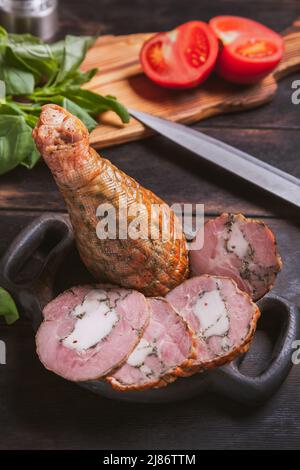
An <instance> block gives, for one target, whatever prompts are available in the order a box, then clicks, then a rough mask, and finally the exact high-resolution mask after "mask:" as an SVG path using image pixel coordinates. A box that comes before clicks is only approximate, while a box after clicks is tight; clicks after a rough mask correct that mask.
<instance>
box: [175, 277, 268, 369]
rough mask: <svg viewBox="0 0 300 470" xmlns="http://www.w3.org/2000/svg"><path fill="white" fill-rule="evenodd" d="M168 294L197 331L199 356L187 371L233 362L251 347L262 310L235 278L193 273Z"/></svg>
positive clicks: (197, 353) (197, 355)
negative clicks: (260, 310) (195, 274)
mask: <svg viewBox="0 0 300 470" xmlns="http://www.w3.org/2000/svg"><path fill="white" fill-rule="evenodd" d="M166 298H167V300H168V301H169V302H170V303H171V304H172V305H173V307H174V308H175V309H176V310H177V312H179V313H180V315H182V316H183V318H184V319H185V320H186V321H187V322H188V323H189V324H190V326H191V328H192V329H193V330H194V331H195V333H196V335H197V347H196V359H195V360H194V361H193V364H192V366H190V367H186V368H185V369H186V374H187V375H189V374H191V373H194V372H197V371H199V370H203V369H207V368H211V367H216V366H219V365H222V364H225V363H227V362H230V361H231V360H232V359H233V358H234V357H235V356H237V355H238V354H241V353H244V352H246V351H247V350H248V348H249V345H250V342H251V339H252V337H253V334H254V332H255V329H256V323H257V320H258V318H259V316H260V312H259V309H258V307H257V306H256V305H255V303H253V302H252V300H251V299H250V297H249V295H248V294H246V293H245V292H242V291H241V290H240V289H239V288H238V287H237V285H236V283H235V282H234V281H233V280H232V279H229V278H225V277H217V276H210V275H203V276H198V277H193V278H191V279H188V280H187V281H185V282H183V283H182V284H181V285H180V286H178V287H176V288H175V289H173V290H172V291H171V292H169V293H168V295H167V296H166Z"/></svg>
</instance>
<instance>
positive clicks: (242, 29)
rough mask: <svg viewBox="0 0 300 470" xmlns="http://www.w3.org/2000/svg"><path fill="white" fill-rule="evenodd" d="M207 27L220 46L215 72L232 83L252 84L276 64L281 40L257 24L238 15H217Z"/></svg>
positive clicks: (281, 43)
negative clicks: (210, 29) (221, 46)
mask: <svg viewBox="0 0 300 470" xmlns="http://www.w3.org/2000/svg"><path fill="white" fill-rule="evenodd" d="M210 25H211V27H212V29H213V31H214V32H215V34H216V35H217V36H218V38H219V39H220V40H221V41H222V43H223V48H222V50H221V52H220V55H219V58H218V62H217V67H216V71H217V73H218V74H219V75H220V76H221V77H223V78H225V79H226V80H228V81H231V82H234V83H256V82H257V81H259V80H261V79H262V78H264V77H265V76H266V75H268V74H269V73H270V72H272V70H274V69H275V67H276V66H277V65H278V63H279V62H280V60H281V58H282V55H283V50H284V43H283V39H282V37H281V36H280V35H279V34H277V33H275V31H272V30H271V29H269V28H267V27H266V26H264V25H262V24H260V23H257V22H256V21H253V20H249V19H247V18H241V17H239V16H217V17H215V18H213V19H212V20H210Z"/></svg>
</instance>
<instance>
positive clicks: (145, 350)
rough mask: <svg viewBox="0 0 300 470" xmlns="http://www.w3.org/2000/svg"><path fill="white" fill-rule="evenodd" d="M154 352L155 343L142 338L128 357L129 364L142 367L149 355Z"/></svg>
mask: <svg viewBox="0 0 300 470" xmlns="http://www.w3.org/2000/svg"><path fill="white" fill-rule="evenodd" d="M153 352H154V345H153V344H151V343H149V342H148V341H147V340H146V339H145V338H142V339H141V341H140V342H139V344H138V345H137V347H136V348H135V349H134V351H133V352H132V353H131V354H130V356H129V357H128V359H127V364H129V365H130V366H132V367H140V366H142V365H143V364H144V362H145V359H146V357H147V356H149V355H150V354H152V353H153Z"/></svg>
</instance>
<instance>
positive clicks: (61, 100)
mask: <svg viewBox="0 0 300 470" xmlns="http://www.w3.org/2000/svg"><path fill="white" fill-rule="evenodd" d="M51 101H52V102H53V103H55V104H58V105H60V106H62V107H63V108H65V109H66V110H67V111H69V112H70V113H72V114H74V116H77V117H78V118H79V119H81V121H82V122H83V123H84V125H85V126H86V127H87V129H88V130H89V132H91V131H92V130H93V129H95V127H96V126H97V125H98V123H97V121H95V119H93V118H92V117H91V116H90V115H89V114H88V113H87V112H86V111H85V110H84V109H83V108H81V107H80V106H78V105H77V104H76V103H74V102H73V101H71V100H69V99H68V98H65V97H64V96H54V97H53V98H52V100H51Z"/></svg>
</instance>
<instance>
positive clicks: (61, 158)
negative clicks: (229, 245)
mask: <svg viewBox="0 0 300 470" xmlns="http://www.w3.org/2000/svg"><path fill="white" fill-rule="evenodd" d="M33 138H34V140H35V142H36V145H37V148H38V149H39V151H40V152H41V154H42V156H43V158H44V160H45V162H46V164H47V165H48V166H49V168H50V170H51V172H52V173H53V176H54V178H55V181H56V183H57V185H58V188H59V190H60V191H61V193H62V195H63V197H64V199H65V202H66V205H67V209H68V212H69V215H70V219H71V223H72V226H73V230H74V236H75V241H76V245H77V248H78V251H79V254H80V257H81V259H82V261H83V263H84V264H85V265H86V267H87V268H88V270H89V271H90V272H91V273H92V275H93V276H94V278H95V279H96V281H98V282H103V281H105V282H111V283H113V284H117V285H120V286H122V287H125V288H128V289H136V290H138V291H140V292H142V293H143V294H145V295H147V296H157V295H165V294H166V293H167V292H168V291H169V290H171V289H173V287H176V286H177V285H178V284H180V283H181V282H182V281H183V280H184V279H186V278H187V277H188V274H189V259H188V252H187V243H186V239H185V236H184V234H183V233H182V228H181V224H180V222H179V220H178V218H177V217H176V215H175V213H174V211H173V210H172V209H171V208H170V207H169V206H168V205H167V204H166V203H165V202H164V201H163V200H162V199H160V198H159V197H158V196H156V195H155V194H153V193H152V192H151V191H149V190H148V189H146V188H143V187H142V186H141V185H140V184H139V183H138V182H137V181H135V180H134V179H133V178H131V177H130V176H128V175H126V174H125V173H123V172H122V171H121V170H119V169H118V168H116V167H115V166H114V165H113V164H112V163H111V162H110V161H109V160H106V159H105V158H103V157H101V156H100V155H98V154H97V152H96V151H95V150H94V149H93V148H91V147H90V145H89V133H88V131H87V129H86V128H85V126H84V125H83V123H82V122H81V121H80V120H79V119H78V118H77V117H75V116H73V115H72V114H70V113H69V112H68V111H66V110H65V109H64V108H61V107H60V106H56V105H51V104H49V105H45V106H43V108H42V112H41V115H40V118H39V120H38V123H37V125H36V127H35V129H34V130H33ZM99 208H100V209H101V208H102V209H101V210H100V213H98V210H99ZM104 208H105V211H107V210H108V208H109V214H114V215H115V218H114V224H112V225H113V227H115V228H112V227H111V228H110V229H109V230H111V233H108V232H109V230H108V232H107V234H105V237H103V233H102V236H99V232H100V235H101V230H99V231H98V229H99V226H100V227H101V221H103V219H105V217H102V216H103V213H102V211H103V210H104ZM101 214H102V215H101ZM126 214H127V217H126ZM138 214H139V217H138V220H137V219H136V216H137V215H138ZM137 222H138V223H137ZM132 224H133V225H132ZM137 226H139V227H140V229H137V232H139V231H140V232H142V233H141V234H140V236H139V234H138V233H137V234H136V236H133V235H134V233H135V230H134V227H137ZM102 228H103V227H102ZM131 230H132V233H131ZM105 232H106V230H105ZM120 232H123V233H120Z"/></svg>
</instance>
